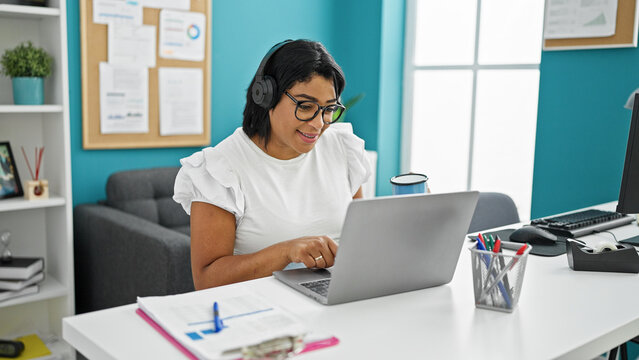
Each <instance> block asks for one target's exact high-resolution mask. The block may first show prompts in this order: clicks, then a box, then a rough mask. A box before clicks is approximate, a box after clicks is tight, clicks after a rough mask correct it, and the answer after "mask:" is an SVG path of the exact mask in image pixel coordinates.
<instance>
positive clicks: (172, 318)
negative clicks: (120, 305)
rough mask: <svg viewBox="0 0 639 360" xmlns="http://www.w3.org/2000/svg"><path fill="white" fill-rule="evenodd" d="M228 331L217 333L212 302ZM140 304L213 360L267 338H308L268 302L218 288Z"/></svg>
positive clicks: (184, 342)
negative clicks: (214, 330)
mask: <svg viewBox="0 0 639 360" xmlns="http://www.w3.org/2000/svg"><path fill="white" fill-rule="evenodd" d="M216 301H217V303H218V306H219V315H220V317H221V318H222V321H223V323H224V329H223V330H222V331H220V332H218V333H215V332H213V303H214V302H216ZM137 302H138V306H139V307H140V309H142V311H144V312H145V313H146V314H147V315H148V316H149V317H150V318H151V319H153V320H154V321H155V322H156V323H157V324H158V325H159V326H161V327H162V328H163V329H164V330H165V331H166V332H168V333H169V334H170V335H171V336H172V337H173V338H174V339H175V340H176V341H178V342H179V343H180V344H182V345H183V346H184V347H186V348H187V349H188V350H189V351H191V352H192V353H193V354H194V355H195V356H197V357H198V358H203V359H215V358H220V357H222V356H223V353H224V352H226V351H232V350H236V349H240V348H241V347H243V346H249V345H256V344H259V343H262V342H264V341H267V340H271V339H275V338H279V337H284V336H297V335H300V334H306V333H307V332H308V330H307V328H306V327H305V326H304V325H303V323H302V322H301V321H300V320H299V319H298V318H296V317H295V316H294V315H293V314H291V313H289V312H287V311H285V310H284V309H281V308H278V307H276V306H275V305H273V304H271V303H269V302H268V301H266V300H265V299H264V298H261V297H259V296H257V295H254V294H251V293H248V292H245V291H242V292H240V293H238V291H237V290H230V289H228V288H227V289H224V288H214V289H207V290H202V291H196V292H192V293H186V294H180V295H170V296H155V297H139V298H138V301H137Z"/></svg>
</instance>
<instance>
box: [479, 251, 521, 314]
mask: <svg viewBox="0 0 639 360" xmlns="http://www.w3.org/2000/svg"><path fill="white" fill-rule="evenodd" d="M477 249H479V250H484V251H486V248H485V247H484V244H482V242H481V241H477ZM524 250H525V249H524ZM493 256H497V255H493ZM483 260H484V264H486V269H487V270H488V278H487V279H486V280H487V281H488V280H489V279H490V275H491V273H492V275H493V276H496V277H498V275H497V274H495V273H496V271H492V272H491V268H490V264H489V260H488V255H483ZM502 272H505V269H504V270H502ZM502 277H503V276H502ZM496 283H497V281H495V283H493V284H492V285H491V286H490V288H491V289H492V288H493V287H494V286H495V284H496ZM498 288H499V292H501V296H502V297H503V298H504V301H505V302H506V306H507V307H508V308H511V307H512V303H511V302H510V296H509V295H508V291H506V288H505V287H504V284H503V283H502V282H501V281H499V284H498ZM487 291H488V290H484V291H483V292H482V294H485V293H487ZM480 298H481V297H480Z"/></svg>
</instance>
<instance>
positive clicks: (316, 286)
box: [300, 279, 331, 296]
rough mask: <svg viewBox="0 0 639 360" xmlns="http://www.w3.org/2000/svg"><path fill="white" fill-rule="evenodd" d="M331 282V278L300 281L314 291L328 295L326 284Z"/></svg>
mask: <svg viewBox="0 0 639 360" xmlns="http://www.w3.org/2000/svg"><path fill="white" fill-rule="evenodd" d="M330 283H331V279H322V280H314V281H308V282H303V283H300V285H302V286H303V287H305V288H307V289H309V290H311V291H313V292H316V293H318V294H320V295H322V296H326V295H328V285H329V284H330Z"/></svg>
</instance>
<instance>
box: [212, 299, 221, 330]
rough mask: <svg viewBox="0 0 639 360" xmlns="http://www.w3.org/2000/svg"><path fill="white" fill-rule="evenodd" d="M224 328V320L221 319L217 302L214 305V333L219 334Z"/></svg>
mask: <svg viewBox="0 0 639 360" xmlns="http://www.w3.org/2000/svg"><path fill="white" fill-rule="evenodd" d="M223 328H224V324H222V319H220V311H219V308H218V305H217V301H215V302H214V303H213V332H214V333H219V332H220V331H222V329H223Z"/></svg>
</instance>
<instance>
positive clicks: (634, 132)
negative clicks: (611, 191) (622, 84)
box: [617, 94, 639, 214]
mask: <svg viewBox="0 0 639 360" xmlns="http://www.w3.org/2000/svg"><path fill="white" fill-rule="evenodd" d="M617 212H618V213H623V214H639V94H635V101H634V104H633V106H632V118H631V120H630V133H629V134H628V146H627V147H626V161H625V163H624V166H623V176H622V178H621V188H620V189H619V203H618V204H617Z"/></svg>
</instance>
